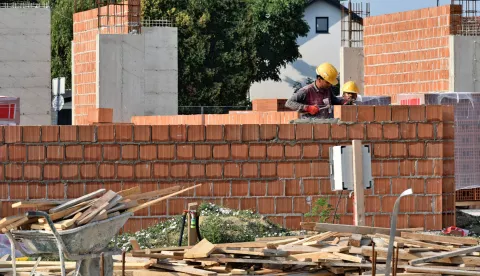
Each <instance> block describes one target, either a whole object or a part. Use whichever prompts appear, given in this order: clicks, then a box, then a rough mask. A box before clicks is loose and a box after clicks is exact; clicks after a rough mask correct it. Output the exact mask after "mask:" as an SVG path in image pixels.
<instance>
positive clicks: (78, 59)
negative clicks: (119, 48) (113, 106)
mask: <svg viewBox="0 0 480 276" xmlns="http://www.w3.org/2000/svg"><path fill="white" fill-rule="evenodd" d="M128 8H129V6H128V5H125V6H124V7H123V8H122V7H121V6H119V5H110V6H108V7H101V8H100V9H92V10H88V11H84V12H78V13H75V14H74V15H73V42H72V88H73V89H72V93H73V102H72V104H73V107H72V113H73V114H72V116H73V118H72V119H73V120H72V123H73V124H74V125H86V124H88V120H87V115H88V110H89V109H90V108H95V107H97V106H96V105H97V100H96V99H97V95H96V93H97V35H98V34H99V33H102V34H126V33H128V19H129V17H128ZM99 12H100V15H101V16H100V18H101V19H100V20H101V22H100V24H99V22H98V20H99ZM107 14H109V16H110V17H109V18H107V17H106V16H104V15H107ZM115 15H117V17H115ZM121 17H123V19H122V18H121ZM120 22H123V24H121V23H120ZM107 26H109V27H107Z"/></svg>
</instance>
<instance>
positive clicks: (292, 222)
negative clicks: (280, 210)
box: [285, 216, 302, 230]
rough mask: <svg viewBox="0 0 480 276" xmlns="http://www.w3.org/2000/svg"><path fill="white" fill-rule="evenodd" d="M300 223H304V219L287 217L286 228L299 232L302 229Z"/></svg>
mask: <svg viewBox="0 0 480 276" xmlns="http://www.w3.org/2000/svg"><path fill="white" fill-rule="evenodd" d="M300 222H302V217H298V216H297V217H293V216H292V217H289V216H287V217H285V228H287V229H292V230H298V229H300Z"/></svg>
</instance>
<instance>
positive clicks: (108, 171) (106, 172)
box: [98, 163, 115, 179]
mask: <svg viewBox="0 0 480 276" xmlns="http://www.w3.org/2000/svg"><path fill="white" fill-rule="evenodd" d="M98 176H99V178H102V179H114V178H115V164H105V163H103V164H100V166H99V167H98Z"/></svg>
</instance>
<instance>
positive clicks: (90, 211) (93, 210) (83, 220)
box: [76, 190, 117, 225]
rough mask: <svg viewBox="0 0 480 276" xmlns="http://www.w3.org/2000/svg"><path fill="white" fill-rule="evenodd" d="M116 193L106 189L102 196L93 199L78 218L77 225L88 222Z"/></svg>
mask: <svg viewBox="0 0 480 276" xmlns="http://www.w3.org/2000/svg"><path fill="white" fill-rule="evenodd" d="M116 196H117V194H116V193H115V192H114V191H111V190H110V191H108V192H106V193H105V194H104V195H103V196H102V197H100V198H99V199H97V200H95V202H94V203H93V205H92V206H91V207H90V208H88V209H87V210H86V211H85V212H84V213H83V215H82V216H81V217H80V218H79V219H78V221H77V223H76V224H77V225H84V224H86V223H88V222H89V221H90V220H92V219H93V218H94V217H95V216H96V215H97V214H98V213H100V211H102V210H103V209H105V208H106V207H107V206H108V205H109V204H110V200H112V199H113V198H115V197H116Z"/></svg>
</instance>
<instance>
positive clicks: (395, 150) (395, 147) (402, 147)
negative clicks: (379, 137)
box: [390, 143, 407, 158]
mask: <svg viewBox="0 0 480 276" xmlns="http://www.w3.org/2000/svg"><path fill="white" fill-rule="evenodd" d="M390 148H391V153H392V157H397V158H398V157H402V158H405V157H407V145H406V144H405V143H392V144H391V145H390Z"/></svg>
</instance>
